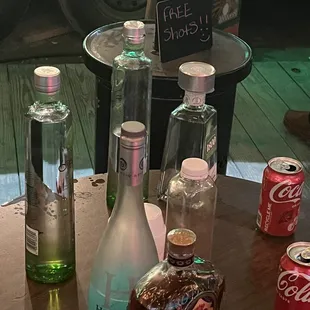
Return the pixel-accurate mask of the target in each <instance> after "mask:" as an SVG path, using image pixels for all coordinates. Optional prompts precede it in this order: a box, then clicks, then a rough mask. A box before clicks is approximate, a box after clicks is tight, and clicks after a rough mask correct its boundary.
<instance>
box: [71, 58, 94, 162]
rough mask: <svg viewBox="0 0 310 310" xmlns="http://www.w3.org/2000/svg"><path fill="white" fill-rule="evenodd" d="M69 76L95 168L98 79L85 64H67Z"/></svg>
mask: <svg viewBox="0 0 310 310" xmlns="http://www.w3.org/2000/svg"><path fill="white" fill-rule="evenodd" d="M66 68H67V74H68V76H69V81H70V85H71V89H72V93H73V94H74V98H75V105H76V108H77V112H78V115H79V118H80V122H81V125H82V130H83V133H84V136H85V140H86V145H87V148H88V151H89V154H90V158H91V161H92V164H93V166H94V162H95V160H94V157H95V125H96V108H95V100H96V79H95V75H94V74H93V73H91V72H90V71H89V70H88V69H87V68H86V67H85V65H84V64H75V65H73V64H71V65H70V64H67V65H66Z"/></svg>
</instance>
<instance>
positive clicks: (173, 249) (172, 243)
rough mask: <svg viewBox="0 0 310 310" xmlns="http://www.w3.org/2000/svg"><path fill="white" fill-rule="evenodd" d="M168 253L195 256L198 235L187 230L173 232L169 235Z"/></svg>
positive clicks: (181, 229) (180, 229)
mask: <svg viewBox="0 0 310 310" xmlns="http://www.w3.org/2000/svg"><path fill="white" fill-rule="evenodd" d="M167 239H168V252H169V254H170V255H172V256H174V255H182V256H191V255H194V251H195V243H196V234H195V233H194V232H193V231H191V230H189V229H185V228H177V229H173V230H171V231H170V232H169V233H168V235H167Z"/></svg>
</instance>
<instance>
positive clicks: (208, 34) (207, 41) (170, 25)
mask: <svg viewBox="0 0 310 310" xmlns="http://www.w3.org/2000/svg"><path fill="white" fill-rule="evenodd" d="M176 2H177V3H176ZM211 6H212V1H203V2H201V1H200V0H192V1H189V0H178V1H175V0H166V1H160V2H158V4H157V27H158V41H159V49H160V56H161V61H162V62H165V61H169V60H172V59H176V58H179V57H183V56H186V55H189V54H192V53H195V52H198V51H201V50H204V49H207V48H210V47H211V45H212V24H211V19H212V18H211V16H212V10H211V9H212V8H211ZM176 42H180V43H177V44H176Z"/></svg>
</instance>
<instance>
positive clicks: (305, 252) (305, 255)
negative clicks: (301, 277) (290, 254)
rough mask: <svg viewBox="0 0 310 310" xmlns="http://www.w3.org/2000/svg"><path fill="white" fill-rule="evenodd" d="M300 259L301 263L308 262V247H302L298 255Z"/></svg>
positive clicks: (309, 257) (309, 259)
mask: <svg viewBox="0 0 310 310" xmlns="http://www.w3.org/2000/svg"><path fill="white" fill-rule="evenodd" d="M299 259H300V261H302V262H303V263H310V247H309V248H306V249H304V250H303V251H302V252H301V253H300V255H299Z"/></svg>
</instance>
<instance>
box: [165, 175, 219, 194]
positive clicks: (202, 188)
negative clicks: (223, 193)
mask: <svg viewBox="0 0 310 310" xmlns="http://www.w3.org/2000/svg"><path fill="white" fill-rule="evenodd" d="M201 192H206V193H208V194H210V195H213V196H215V195H216V193H217V186H216V184H215V182H214V181H213V179H212V178H211V177H210V176H208V177H207V178H206V179H205V180H201V181H195V180H188V179H185V178H182V177H181V176H180V174H178V175H176V176H175V177H173V178H172V179H171V181H170V184H169V188H168V194H169V197H170V198H171V199H173V198H174V197H178V196H180V195H181V196H185V197H190V196H192V195H196V194H198V193H199V194H200V193H201Z"/></svg>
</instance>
